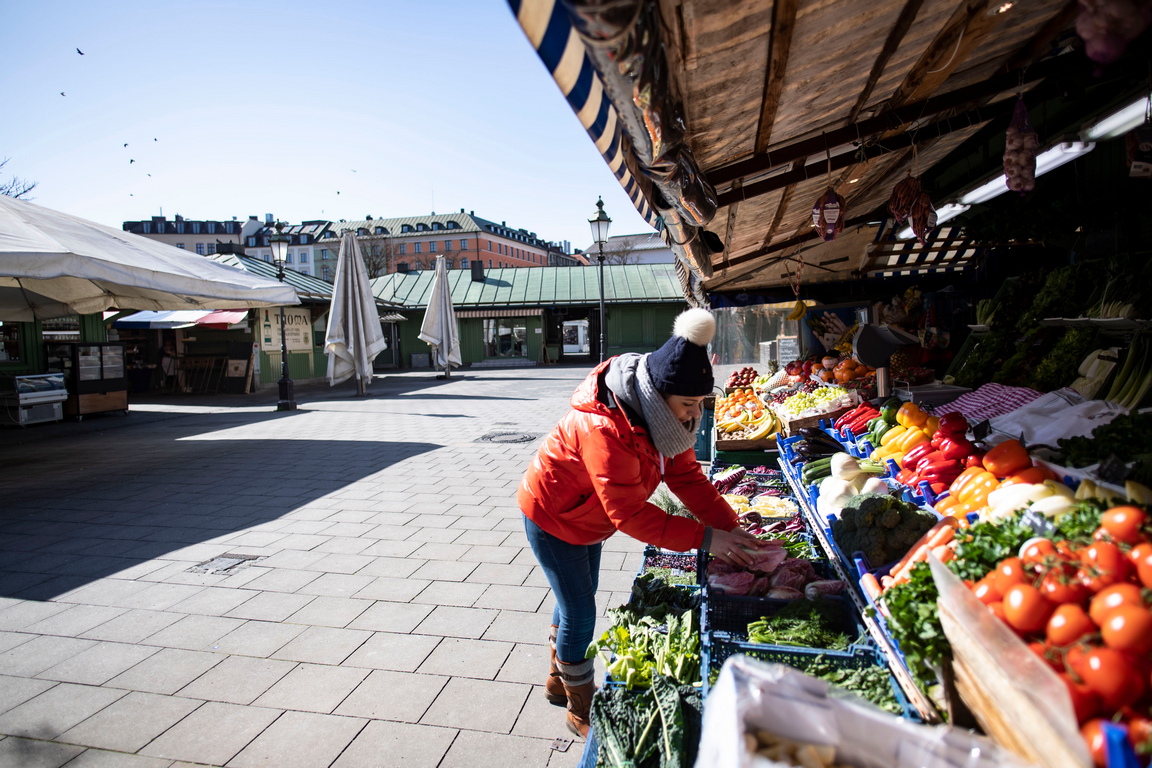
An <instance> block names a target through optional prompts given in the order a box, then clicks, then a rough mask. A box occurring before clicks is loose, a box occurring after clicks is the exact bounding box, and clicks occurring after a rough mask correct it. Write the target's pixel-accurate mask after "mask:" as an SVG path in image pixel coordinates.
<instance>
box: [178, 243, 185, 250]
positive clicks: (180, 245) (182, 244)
mask: <svg viewBox="0 0 1152 768" xmlns="http://www.w3.org/2000/svg"><path fill="white" fill-rule="evenodd" d="M176 247H177V248H180V249H181V250H183V248H184V243H176Z"/></svg>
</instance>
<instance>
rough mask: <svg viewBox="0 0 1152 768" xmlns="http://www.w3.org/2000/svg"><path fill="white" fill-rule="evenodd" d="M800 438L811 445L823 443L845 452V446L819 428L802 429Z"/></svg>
mask: <svg viewBox="0 0 1152 768" xmlns="http://www.w3.org/2000/svg"><path fill="white" fill-rule="evenodd" d="M800 436H801V437H803V438H804V439H805V440H807V441H808V442H810V443H822V444H824V445H828V446H830V447H832V448H835V449H836V450H837V451H843V450H844V446H843V445H841V444H840V442H839V441H837V440H836V438H834V437H831V436H829V435H828V433H827V432H825V431H824V430H822V429H819V428H817V427H801V428H800Z"/></svg>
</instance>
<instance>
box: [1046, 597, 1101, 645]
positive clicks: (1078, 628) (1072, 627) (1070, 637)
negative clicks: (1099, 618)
mask: <svg viewBox="0 0 1152 768" xmlns="http://www.w3.org/2000/svg"><path fill="white" fill-rule="evenodd" d="M1046 631H1047V635H1046V636H1047V638H1048V642H1049V643H1051V644H1052V645H1072V643H1074V642H1076V641H1077V640H1079V639H1080V638H1082V637H1084V636H1085V635H1090V634H1092V633H1093V632H1095V631H1096V624H1095V623H1093V621H1092V619H1090V618H1088V614H1086V613H1084V609H1083V608H1081V607H1080V606H1078V605H1076V604H1074V603H1065V604H1064V605H1059V606H1057V607H1056V610H1055V611H1053V613H1052V616H1051V617H1049V619H1048V627H1047V630H1046Z"/></svg>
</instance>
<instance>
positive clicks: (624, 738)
mask: <svg viewBox="0 0 1152 768" xmlns="http://www.w3.org/2000/svg"><path fill="white" fill-rule="evenodd" d="M702 713H703V701H702V700H701V698H700V691H699V689H697V688H694V687H692V686H688V685H682V686H677V685H676V684H675V683H674V682H673V681H671V680H669V679H668V678H665V677H662V676H660V675H657V676H656V677H655V678H654V679H653V681H652V687H651V688H650V689H649V690H645V691H636V692H633V691H626V690H624V689H623V688H601V689H600V690H598V691H597V692H596V695H595V696H593V697H592V710H591V714H590V719H591V722H592V729H593V730H594V731H595V732H596V740H597V742H598V743H599V751H598V752H597V762H596V765H597V766H605V767H606V768H620V767H622V766H633V767H634V768H689V766H691V765H692V764H693V763H695V761H696V751H697V749H698V746H699V743H700V722H701V716H702Z"/></svg>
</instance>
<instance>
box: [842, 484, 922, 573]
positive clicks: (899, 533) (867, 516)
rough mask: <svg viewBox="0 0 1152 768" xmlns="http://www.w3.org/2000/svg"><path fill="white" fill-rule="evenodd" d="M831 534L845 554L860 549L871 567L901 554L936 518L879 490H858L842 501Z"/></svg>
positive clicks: (894, 558)
mask: <svg viewBox="0 0 1152 768" xmlns="http://www.w3.org/2000/svg"><path fill="white" fill-rule="evenodd" d="M836 522H838V523H839V525H837V524H836V523H833V525H832V537H833V538H834V539H835V540H836V544H837V545H838V546H839V547H840V549H841V551H842V552H844V554H845V555H848V556H851V555H852V553H854V552H860V553H862V554H863V555H864V557H865V558H866V559H867V560H868V564H869V565H871V566H872V567H873V568H878V567H880V566H881V565H884V564H885V563H889V562H892V561H893V560H896V559H898V558H900V557H901V556H903V555H904V553H905V552H907V551H908V550H909V549H910V548H911V546H912V545H913V544H915V543H916V541H917V540H919V538H920V537H921V536H923V535H924V533H925V531H927V530H928V529H929V528H931V527H932V525H933V524H935V522H936V517H935V516H934V515H933V514H932V513H931V512H925V511H924V510H922V509H920V508H919V507H917V506H916V505H915V504H910V503H908V502H905V501H902V500H900V499H897V498H896V497H894V496H889V495H887V494H882V493H862V494H859V495H858V496H854V497H852V498H851V499H850V500H849V501H848V503H847V504H845V505H844V508H843V510H841V513H840V519H839V520H838V521H836Z"/></svg>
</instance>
